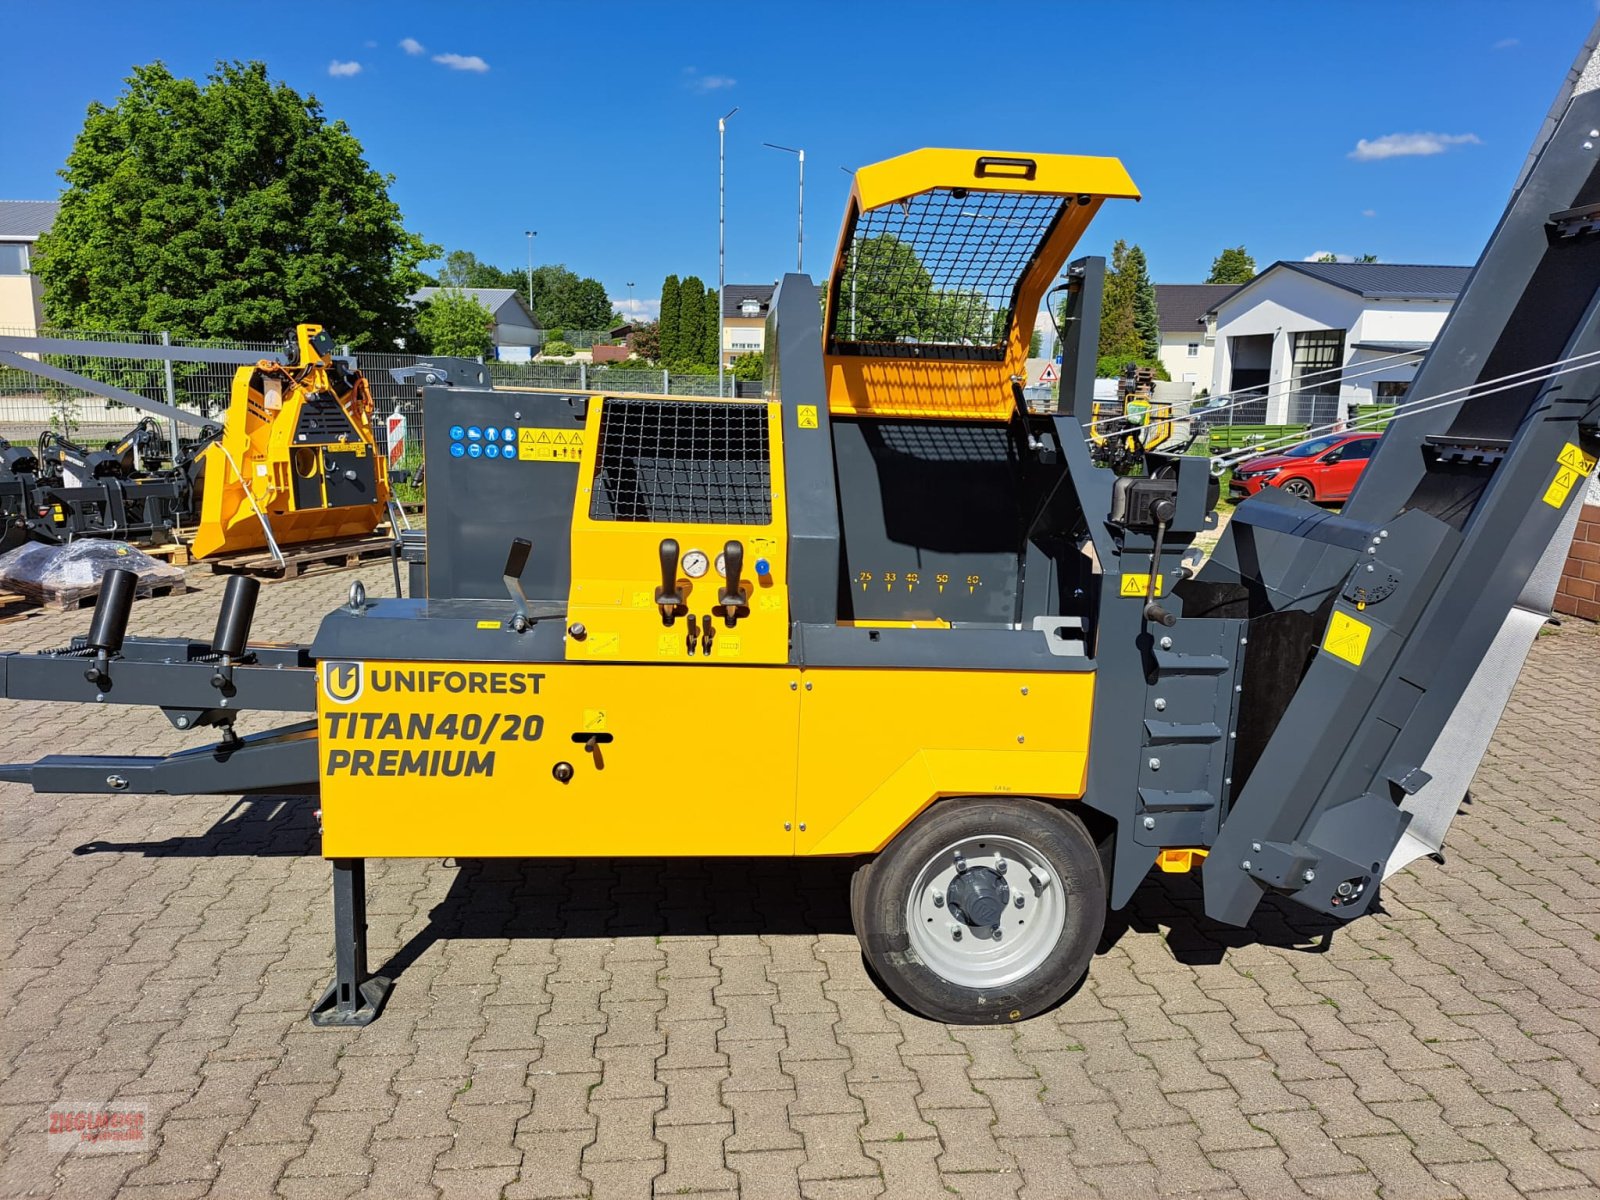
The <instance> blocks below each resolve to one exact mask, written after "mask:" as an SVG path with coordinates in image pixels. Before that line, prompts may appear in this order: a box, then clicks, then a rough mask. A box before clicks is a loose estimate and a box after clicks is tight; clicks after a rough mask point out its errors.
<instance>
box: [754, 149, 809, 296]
mask: <svg viewBox="0 0 1600 1200" xmlns="http://www.w3.org/2000/svg"><path fill="white" fill-rule="evenodd" d="M761 144H762V145H763V146H766V147H768V148H769V149H772V150H783V151H786V152H787V153H789V154H793V155H795V156H796V157H797V158H799V160H800V220H799V228H798V232H797V233H796V235H795V251H794V269H795V270H796V271H799V272H800V273H801V274H804V273H805V269H806V152H805V151H804V150H796V149H795V148H794V147H793V146H780V145H778V143H777V142H762V143H761Z"/></svg>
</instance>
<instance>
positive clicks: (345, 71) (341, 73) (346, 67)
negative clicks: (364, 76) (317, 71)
mask: <svg viewBox="0 0 1600 1200" xmlns="http://www.w3.org/2000/svg"><path fill="white" fill-rule="evenodd" d="M328 74H329V75H332V76H333V77H334V78H335V79H348V78H350V76H352V75H359V74H361V64H360V63H358V62H340V61H339V60H338V59H337V58H336V59H334V60H333V61H332V62H331V63H329V64H328Z"/></svg>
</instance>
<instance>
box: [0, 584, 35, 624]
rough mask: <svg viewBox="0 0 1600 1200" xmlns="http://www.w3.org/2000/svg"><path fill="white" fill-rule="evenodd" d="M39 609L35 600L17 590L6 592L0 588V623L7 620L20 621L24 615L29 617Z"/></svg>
mask: <svg viewBox="0 0 1600 1200" xmlns="http://www.w3.org/2000/svg"><path fill="white" fill-rule="evenodd" d="M38 611H39V605H38V602H37V601H34V600H30V599H29V598H28V597H27V596H24V595H21V594H19V593H17V592H8V591H6V590H5V589H4V588H0V625H4V624H5V623H6V622H8V621H20V620H22V619H23V618H24V617H31V616H33V614H34V613H36V612H38Z"/></svg>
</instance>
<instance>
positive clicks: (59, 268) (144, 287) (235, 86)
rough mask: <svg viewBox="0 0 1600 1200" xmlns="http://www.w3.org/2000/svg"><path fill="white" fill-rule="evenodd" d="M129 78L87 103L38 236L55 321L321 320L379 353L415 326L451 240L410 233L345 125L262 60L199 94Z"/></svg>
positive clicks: (223, 70)
mask: <svg viewBox="0 0 1600 1200" xmlns="http://www.w3.org/2000/svg"><path fill="white" fill-rule="evenodd" d="M126 83H127V86H126V89H125V90H124V91H123V93H122V94H121V95H120V96H119V97H118V98H117V99H116V101H115V102H114V103H113V104H111V105H109V106H108V105H105V104H101V103H99V102H98V101H96V102H94V103H92V104H91V105H90V106H89V111H88V115H87V116H86V117H85V119H84V124H83V129H82V131H81V132H80V133H79V134H78V137H77V140H76V141H75V142H74V144H73V147H72V150H71V152H70V153H69V154H68V156H67V163H66V166H65V167H64V168H63V170H62V172H61V174H62V178H63V179H65V180H66V190H65V191H64V192H63V193H62V196H61V211H60V213H59V215H58V216H57V217H56V221H55V225H54V227H53V228H52V229H51V231H50V232H49V233H48V234H46V235H45V236H44V237H42V238H41V239H40V241H39V245H38V248H37V252H36V254H35V257H34V271H35V273H36V274H37V275H38V276H39V278H40V281H41V282H42V284H43V286H44V309H45V315H46V318H47V319H48V321H49V323H50V324H52V325H55V326H58V327H68V328H79V329H148V330H154V329H167V330H171V331H172V333H173V334H175V335H177V336H180V337H184V338H199V337H224V338H245V339H252V340H275V339H277V338H279V337H281V336H282V335H283V333H284V332H285V331H286V330H288V329H289V328H290V327H292V326H293V325H294V324H296V323H297V322H301V321H315V322H318V323H320V324H322V325H325V326H327V328H328V329H329V331H330V332H331V333H332V334H333V335H334V337H335V338H336V339H337V340H338V341H340V342H349V343H351V344H352V345H377V346H383V345H390V344H392V343H393V341H394V339H395V338H397V337H401V336H403V335H405V334H406V333H407V332H408V331H409V329H410V328H411V322H412V313H411V309H410V306H409V303H408V301H407V297H408V296H409V295H410V293H412V292H414V291H415V290H416V289H417V288H418V287H419V286H421V284H422V282H423V276H422V274H421V272H420V271H419V270H418V269H417V268H418V264H419V263H421V262H422V261H423V260H425V259H427V258H430V257H433V256H434V255H436V254H438V252H439V251H438V247H434V246H428V245H426V244H425V243H424V242H423V241H422V239H421V238H419V237H417V236H416V235H415V234H412V233H409V232H407V231H406V229H405V226H404V225H403V224H402V221H401V215H400V209H399V206H398V205H396V204H395V202H394V201H393V200H392V199H390V197H389V186H390V184H391V183H392V182H393V180H392V177H390V176H387V175H384V174H381V173H379V172H378V171H375V170H374V169H373V168H372V167H371V165H369V164H368V162H367V161H366V158H365V157H364V154H363V151H362V148H361V143H360V142H358V141H357V140H356V138H355V137H354V135H352V134H351V132H350V130H349V128H348V127H347V126H346V125H345V124H344V122H342V121H329V120H328V119H327V118H326V117H325V116H324V115H323V111H322V106H321V104H320V103H318V101H317V100H316V98H315V97H310V96H302V95H300V94H299V93H298V92H296V91H295V90H294V89H293V88H290V87H288V86H287V85H285V84H282V83H274V82H273V81H272V80H270V79H269V78H268V76H267V68H266V65H265V64H264V63H260V62H251V63H243V62H231V63H219V64H218V65H217V68H216V70H215V71H213V72H212V74H211V75H210V76H209V77H208V78H207V79H206V81H205V82H204V83H197V82H195V81H194V80H192V79H183V78H179V77H177V76H175V75H173V74H172V73H171V72H170V71H169V70H168V69H167V68H166V67H165V66H164V65H163V64H161V63H159V62H156V63H151V64H149V65H147V66H142V67H135V68H134V71H133V74H132V75H130V76H129V77H128V79H127V81H126Z"/></svg>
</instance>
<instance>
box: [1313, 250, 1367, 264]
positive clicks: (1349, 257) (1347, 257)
mask: <svg viewBox="0 0 1600 1200" xmlns="http://www.w3.org/2000/svg"><path fill="white" fill-rule="evenodd" d="M1330 254H1333V258H1334V261H1335V262H1342V263H1347V262H1348V263H1353V262H1355V260H1356V256H1355V255H1354V254H1334V253H1333V251H1332V250H1318V251H1317V252H1316V253H1314V254H1308V255H1306V256H1305V257H1304V258H1302V259H1301V260H1300V261H1301V262H1321V261H1323V260H1324V259H1326V258H1327V257H1328V255H1330Z"/></svg>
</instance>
